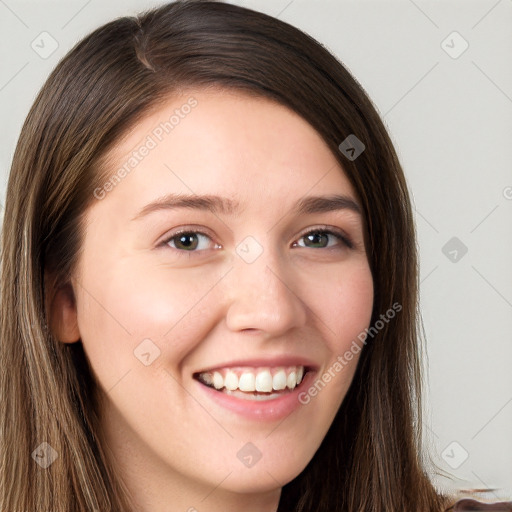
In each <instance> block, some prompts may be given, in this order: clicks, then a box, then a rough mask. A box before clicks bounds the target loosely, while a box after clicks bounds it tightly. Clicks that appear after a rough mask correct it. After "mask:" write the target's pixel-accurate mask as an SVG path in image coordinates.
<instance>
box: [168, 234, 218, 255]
mask: <svg viewBox="0 0 512 512" xmlns="http://www.w3.org/2000/svg"><path fill="white" fill-rule="evenodd" d="M208 240H211V238H210V237H209V236H208V235H206V234H205V233H202V232H201V231H194V230H186V231H180V232H178V233H174V234H173V235H171V236H170V237H169V238H167V239H166V240H164V241H163V242H162V244H165V245H168V246H170V247H171V248H173V249H177V250H179V251H182V252H197V251H198V250H207V249H209V248H211V247H208V245H209V244H208ZM219 247H220V246H219V245H217V244H215V248H216V249H217V248H219Z"/></svg>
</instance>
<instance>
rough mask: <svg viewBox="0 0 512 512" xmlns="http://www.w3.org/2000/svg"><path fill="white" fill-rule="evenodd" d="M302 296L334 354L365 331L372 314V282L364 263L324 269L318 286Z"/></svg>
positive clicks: (343, 349) (310, 287)
mask: <svg viewBox="0 0 512 512" xmlns="http://www.w3.org/2000/svg"><path fill="white" fill-rule="evenodd" d="M310 281H311V280H308V283H305V286H306V285H307V286H308V289H309V290H310V291H309V293H307V294H306V293H305V291H304V297H307V304H308V306H309V307H310V308H311V309H312V311H314V312H315V313H316V315H315V317H316V318H317V320H318V322H319V329H321V330H322V331H323V332H324V333H325V340H326V342H328V344H329V348H330V350H331V351H332V352H333V353H336V354H340V353H343V352H344V351H345V350H346V347H348V346H350V344H351V342H352V341H353V340H354V339H356V340H357V336H358V335H359V334H360V333H361V332H362V331H364V329H365V328H366V327H368V325H369V323H370V320H371V316H372V310H373V292H374V290H373V278H372V275H371V271H370V268H369V266H368V264H367V262H366V261H354V262H353V263H352V264H351V265H346V266H344V267H343V268H341V267H340V269H339V270H337V271H333V270H332V269H329V268H327V269H326V270H325V275H324V276H322V275H318V276H317V281H316V282H318V283H323V284H321V285H320V286H318V285H317V286H315V287H313V286H311V282H310Z"/></svg>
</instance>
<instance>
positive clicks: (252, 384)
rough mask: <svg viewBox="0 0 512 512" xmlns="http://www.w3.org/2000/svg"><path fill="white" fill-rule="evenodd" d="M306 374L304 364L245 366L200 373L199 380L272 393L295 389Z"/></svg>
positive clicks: (232, 389) (243, 389) (221, 386)
mask: <svg viewBox="0 0 512 512" xmlns="http://www.w3.org/2000/svg"><path fill="white" fill-rule="evenodd" d="M303 376H304V366H289V367H286V368H283V367H280V368H251V369H248V368H245V369H233V368H230V369H223V370H216V371H213V372H203V373H200V374H199V380H201V381H202V382H204V383H205V384H208V385H213V387H215V389H222V388H226V389H227V390H230V391H234V390H235V389H239V390H240V391H247V392H251V391H252V392H254V391H260V392H265V393H270V392H271V391H272V390H275V391H280V390H283V389H285V388H289V389H293V388H295V387H296V386H297V385H298V384H300V383H301V381H302V377H303Z"/></svg>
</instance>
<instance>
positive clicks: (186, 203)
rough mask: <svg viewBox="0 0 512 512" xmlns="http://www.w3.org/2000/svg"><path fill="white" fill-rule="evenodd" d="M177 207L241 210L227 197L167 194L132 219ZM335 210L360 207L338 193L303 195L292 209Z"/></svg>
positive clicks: (304, 211)
mask: <svg viewBox="0 0 512 512" xmlns="http://www.w3.org/2000/svg"><path fill="white" fill-rule="evenodd" d="M177 208H189V209H195V210H202V211H208V212H211V213H213V214H219V213H220V214H224V215H235V214H239V213H240V212H241V205H240V202H239V201H235V200H232V199H228V198H227V197H221V196H216V195H209V194H208V195H201V196H199V195H196V194H192V195H185V194H167V195H165V196H163V197H160V198H158V199H157V200H156V201H153V202H152V203H150V204H148V205H146V206H144V208H142V209H141V210H140V211H139V212H138V213H137V215H135V217H133V219H132V220H137V219H140V218H141V217H144V216H146V215H148V214H150V213H153V212H157V211H161V210H174V209H177ZM336 210H350V211H353V212H355V213H358V214H359V215H360V214H361V207H360V206H359V204H358V203H357V202H356V201H355V200H354V199H352V198H351V197H349V196H345V195H340V194H333V195H329V196H309V197H305V198H303V199H300V200H299V201H297V203H296V204H295V207H294V210H293V211H294V212H295V213H297V214H299V215H301V214H302V215H307V214H314V213H324V212H330V211H336Z"/></svg>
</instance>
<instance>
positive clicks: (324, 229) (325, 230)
mask: <svg viewBox="0 0 512 512" xmlns="http://www.w3.org/2000/svg"><path fill="white" fill-rule="evenodd" d="M312 234H327V235H332V236H334V237H336V238H337V239H338V241H340V242H341V243H342V244H343V245H344V246H345V247H346V248H348V249H353V248H354V244H353V243H352V240H351V239H350V238H349V237H348V236H347V235H346V234H345V233H344V232H343V231H341V230H338V229H333V228H330V227H328V226H320V227H317V228H314V229H311V230H309V231H306V232H305V233H302V235H301V236H300V237H299V240H300V239H302V238H305V237H306V236H308V235H312ZM180 235H202V236H205V237H207V238H210V239H211V237H210V236H209V235H207V234H206V233H204V232H202V231H199V230H194V229H182V230H179V231H177V232H175V233H173V234H172V235H171V236H169V237H167V238H166V239H165V240H163V241H162V242H161V244H160V245H162V246H164V247H167V248H170V249H172V250H174V251H176V252H178V253H181V254H180V255H185V254H188V255H190V254H192V253H194V252H202V251H201V250H199V251H198V250H192V251H186V250H183V249H177V248H176V247H170V246H169V242H171V241H172V240H173V239H175V238H177V237H179V236H180ZM294 243H295V242H294ZM300 247H302V246H300ZM304 248H305V249H315V247H304ZM316 249H331V250H332V249H336V248H335V247H318V248H316Z"/></svg>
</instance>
